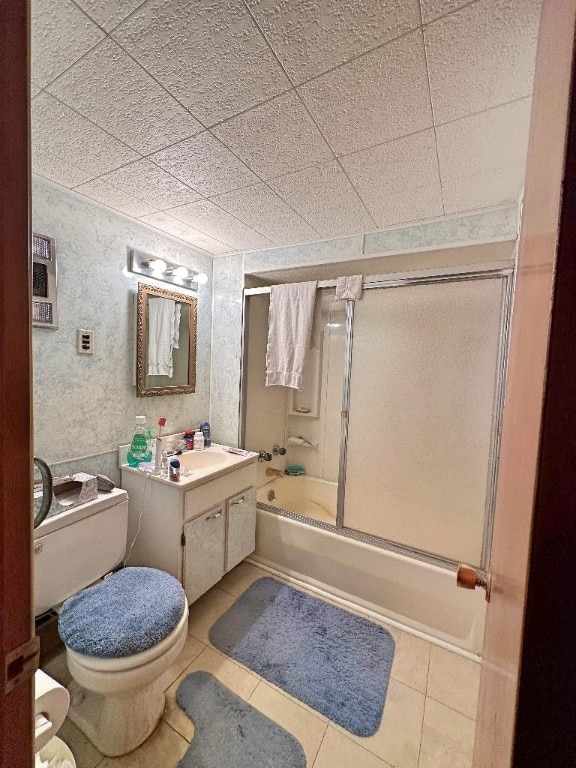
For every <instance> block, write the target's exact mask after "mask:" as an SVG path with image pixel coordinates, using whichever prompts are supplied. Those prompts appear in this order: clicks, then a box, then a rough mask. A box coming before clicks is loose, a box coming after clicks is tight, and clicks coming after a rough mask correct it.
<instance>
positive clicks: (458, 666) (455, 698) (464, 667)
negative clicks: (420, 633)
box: [427, 646, 480, 718]
mask: <svg viewBox="0 0 576 768" xmlns="http://www.w3.org/2000/svg"><path fill="white" fill-rule="evenodd" d="M479 686H480V664H478V663H477V662H475V661H471V660H470V659H466V658H464V657H463V656H459V655H458V654H457V653H452V652H451V651H447V650H445V649H444V648H439V647H437V646H434V647H433V648H432V653H431V655H430V669H429V671H428V690H427V694H428V696H431V697H432V698H433V699H436V701H440V702H441V703H442V704H445V705H446V706H447V707H451V708H452V709H456V710H457V711H458V712H461V713H462V714H463V715H466V716H467V717H471V718H475V717H476V708H477V706H478V689H479Z"/></svg>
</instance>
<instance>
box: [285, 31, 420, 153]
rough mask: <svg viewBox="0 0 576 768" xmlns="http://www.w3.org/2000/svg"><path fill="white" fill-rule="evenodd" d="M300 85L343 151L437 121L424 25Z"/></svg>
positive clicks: (328, 134) (330, 138)
mask: <svg viewBox="0 0 576 768" xmlns="http://www.w3.org/2000/svg"><path fill="white" fill-rule="evenodd" d="M298 90H299V92H300V94H301V95H302V97H303V99H304V101H305V102H306V104H307V105H308V107H309V109H310V111H311V113H312V117H313V118H314V119H315V120H316V121H317V123H318V125H319V126H320V128H321V130H322V132H323V133H324V136H325V137H326V139H327V141H328V143H329V144H330V145H331V146H332V149H333V150H334V151H335V152H336V154H338V155H346V154H349V153H350V152H355V151H357V150H359V149H365V148H367V147H370V146H374V145H375V144H381V143H382V142H384V141H388V140H390V139H396V138H399V137H400V136H405V135H407V134H409V133H415V132H416V131H420V130H423V129H424V128H429V127H430V126H431V125H432V113H431V110H430V95H429V92H428V75H427V73H426V60H425V57H424V44H423V40H422V32H421V31H420V30H418V31H417V32H411V33H410V34H408V35H405V36H404V37H403V38H401V39H400V40H395V41H394V42H392V43H388V44H387V45H384V46H383V47H382V48H379V49H378V50H376V51H373V52H372V53H367V54H366V55H365V56H361V57H360V58H359V59H356V60H355V61H352V62H350V63H349V64H344V65H343V66H342V67H339V68H338V69H335V70H333V71H332V72H328V73H327V74H326V75H322V76H321V77H319V78H317V79H316V80H312V81H310V82H309V83H306V84H305V85H303V86H301V87H300V88H299V89H298Z"/></svg>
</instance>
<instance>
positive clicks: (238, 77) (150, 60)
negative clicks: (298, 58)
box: [113, 0, 290, 125]
mask: <svg viewBox="0 0 576 768" xmlns="http://www.w3.org/2000/svg"><path fill="white" fill-rule="evenodd" d="M113 37H114V38H115V39H116V40H118V41H119V42H120V43H121V44H122V45H123V46H124V47H125V48H126V50H128V51H129V52H130V53H131V54H132V55H133V56H134V57H135V58H136V59H137V60H138V61H139V62H140V63H141V64H142V65H143V66H144V67H146V69H147V70H148V71H149V72H151V73H152V74H153V75H154V76H155V77H157V78H158V80H160V82H161V83H162V84H163V85H164V86H166V87H167V88H168V90H170V91H171V93H173V94H174V95H175V96H176V98H177V99H179V100H180V101H181V102H182V103H183V104H185V105H186V106H187V107H189V108H190V110H191V111H192V112H193V113H194V115H196V117H197V118H198V119H199V120H201V121H202V123H204V125H212V124H214V123H216V122H218V121H220V120H224V119H225V118H227V117H230V116H231V115H235V114H237V113H238V112H240V111H241V110H243V109H248V108H249V107H253V106H254V105H256V104H258V103H259V102H261V101H264V100H265V99H267V98H270V97H271V96H276V95H277V94H279V93H281V92H282V91H284V90H286V89H287V88H289V87H290V81H289V80H288V78H287V77H286V75H285V74H284V72H283V70H282V68H281V67H280V65H279V64H278V62H277V61H276V59H275V57H274V56H273V55H272V53H271V52H270V50H269V48H268V46H267V44H266V41H265V40H264V38H263V37H262V36H261V35H260V34H259V32H258V29H257V27H256V25H255V24H254V22H253V20H252V18H251V16H250V14H249V13H248V11H247V9H246V6H245V5H244V4H243V3H242V2H241V1H240V0H218V1H216V0H151V2H147V3H145V4H144V5H143V6H142V7H141V8H140V9H139V10H137V11H136V13H134V14H133V15H132V16H130V18H129V19H128V20H127V21H126V22H124V23H123V24H121V25H120V26H119V27H118V28H117V29H116V30H115V31H114V32H113Z"/></svg>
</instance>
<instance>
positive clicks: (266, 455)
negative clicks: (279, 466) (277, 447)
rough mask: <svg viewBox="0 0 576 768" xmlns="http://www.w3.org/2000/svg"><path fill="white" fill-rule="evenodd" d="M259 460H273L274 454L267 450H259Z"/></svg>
mask: <svg viewBox="0 0 576 768" xmlns="http://www.w3.org/2000/svg"><path fill="white" fill-rule="evenodd" d="M258 461H272V454H271V453H268V452H267V451H258Z"/></svg>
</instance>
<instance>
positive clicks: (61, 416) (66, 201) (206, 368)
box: [32, 180, 212, 472]
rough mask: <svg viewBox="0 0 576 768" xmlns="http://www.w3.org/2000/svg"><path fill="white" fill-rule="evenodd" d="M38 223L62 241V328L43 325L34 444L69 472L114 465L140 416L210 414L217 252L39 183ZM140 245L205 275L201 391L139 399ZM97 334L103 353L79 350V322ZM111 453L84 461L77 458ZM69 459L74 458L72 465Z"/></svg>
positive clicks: (196, 418)
mask: <svg viewBox="0 0 576 768" xmlns="http://www.w3.org/2000/svg"><path fill="white" fill-rule="evenodd" d="M32 202H33V230H34V232H36V233H39V234H43V235H48V236H50V237H53V238H55V240H56V255H57V260H58V324H59V328H58V330H51V329H48V328H34V331H33V350H34V357H33V363H34V451H35V454H36V455H37V456H41V457H43V458H44V459H46V460H47V461H48V462H49V463H50V464H52V465H54V464H56V463H57V462H62V464H61V465H60V466H55V469H57V470H58V471H59V472H61V471H62V470H63V469H66V470H74V469H79V468H87V469H90V468H94V469H98V470H99V471H103V470H107V471H109V472H113V470H114V467H115V464H116V457H115V455H114V453H113V451H114V450H115V449H116V448H117V447H118V445H120V444H121V443H126V442H128V441H129V440H130V439H131V436H132V432H133V429H134V417H135V416H136V415H138V414H144V415H146V416H147V423H148V424H149V425H151V426H155V424H156V421H157V419H158V417H159V416H166V417H167V418H168V424H167V429H168V430H169V431H171V432H174V431H178V430H180V429H185V428H187V427H190V426H194V425H197V424H198V423H199V422H200V421H201V420H204V419H207V418H209V407H210V346H211V331H212V259H211V258H210V257H209V256H205V255H203V254H199V253H198V252H196V251H195V250H194V249H193V248H191V247H189V246H187V245H186V244H184V243H181V244H180V243H178V242H177V241H176V240H173V239H171V238H168V237H164V236H163V235H161V234H160V233H156V232H154V231H152V230H150V229H148V228H146V227H144V226H139V225H138V224H137V223H136V222H134V221H130V220H128V219H125V218H123V217H122V216H119V215H118V214H116V213H114V212H113V211H111V210H107V209H104V208H101V207H98V206H96V205H93V204H91V203H90V202H88V201H87V200H82V199H80V198H78V197H76V196H75V195H72V194H70V193H69V192H66V191H65V190H63V189H60V188H58V187H55V186H52V185H49V184H46V183H45V182H41V181H39V180H35V182H34V188H33V200H32ZM128 248H138V249H139V250H142V251H146V252H148V253H152V254H154V255H157V256H159V257H166V258H167V259H169V260H172V261H175V262H177V263H179V264H182V265H184V266H187V267H192V268H194V269H196V270H198V271H200V272H205V273H206V274H207V275H208V277H209V281H208V283H206V284H205V285H202V286H200V290H199V293H198V342H197V380H196V381H197V384H196V393H195V394H192V395H167V396H162V397H144V398H138V397H136V388H135V387H134V386H133V383H132V382H133V365H134V355H135V327H134V315H133V304H132V301H133V295H134V292H135V291H136V289H137V284H138V279H137V278H136V276H128V275H127V274H126V265H127V250H128ZM77 328H90V329H92V330H93V331H94V355H93V356H84V355H79V354H77V352H76V329H77ZM92 454H99V455H100V454H102V455H101V456H98V457H97V458H95V459H91V460H87V461H84V462H76V461H72V462H71V460H73V459H76V458H77V457H82V456H88V455H92ZM64 462H65V463H64Z"/></svg>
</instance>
